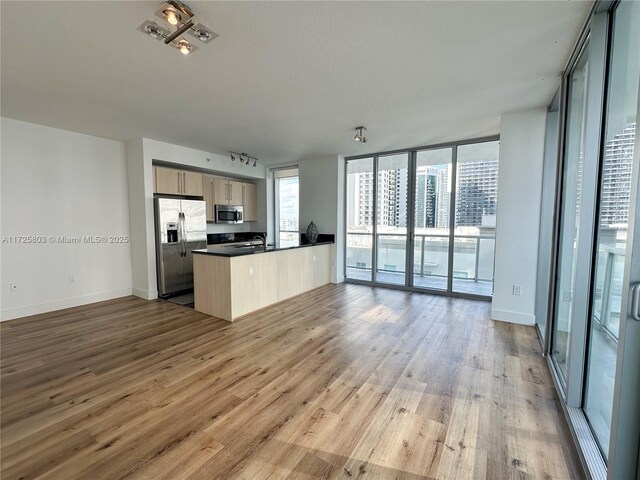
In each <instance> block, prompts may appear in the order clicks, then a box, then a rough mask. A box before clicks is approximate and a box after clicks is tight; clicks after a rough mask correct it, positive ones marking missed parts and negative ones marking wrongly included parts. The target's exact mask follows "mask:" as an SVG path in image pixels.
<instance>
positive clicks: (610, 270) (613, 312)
mask: <svg viewBox="0 0 640 480" xmlns="http://www.w3.org/2000/svg"><path fill="white" fill-rule="evenodd" d="M624 262H625V250H624V248H620V247H616V246H612V245H600V247H599V248H598V263H597V265H598V266H597V270H596V284H595V295H594V304H593V319H594V321H595V322H596V323H597V324H598V325H599V326H600V327H601V328H602V329H603V330H604V331H605V333H606V334H607V335H608V336H609V338H610V339H611V340H612V341H613V342H615V343H618V333H619V329H620V310H621V308H622V286H623V281H624Z"/></svg>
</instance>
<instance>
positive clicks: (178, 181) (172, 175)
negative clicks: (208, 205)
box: [153, 167, 203, 197]
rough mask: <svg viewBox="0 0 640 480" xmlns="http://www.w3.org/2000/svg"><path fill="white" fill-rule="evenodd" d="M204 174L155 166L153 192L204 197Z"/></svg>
mask: <svg viewBox="0 0 640 480" xmlns="http://www.w3.org/2000/svg"><path fill="white" fill-rule="evenodd" d="M202 187H203V184H202V174H201V173H197V172H189V171H186V170H176V169H174V168H166V167H153V192H154V193H163V194H167V195H188V196H191V197H202V193H203V188H202Z"/></svg>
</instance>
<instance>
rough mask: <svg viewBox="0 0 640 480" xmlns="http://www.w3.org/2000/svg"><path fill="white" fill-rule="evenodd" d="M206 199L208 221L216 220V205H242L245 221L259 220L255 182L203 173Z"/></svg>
mask: <svg viewBox="0 0 640 480" xmlns="http://www.w3.org/2000/svg"><path fill="white" fill-rule="evenodd" d="M202 184H203V190H204V200H205V202H207V221H208V222H215V221H216V218H215V206H216V205H242V206H243V207H244V221H245V222H255V221H257V220H258V195H257V192H256V186H255V185H254V184H253V183H242V182H236V181H233V180H227V179H226V178H217V177H212V176H211V175H203V182H202Z"/></svg>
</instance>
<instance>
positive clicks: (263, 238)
mask: <svg viewBox="0 0 640 480" xmlns="http://www.w3.org/2000/svg"><path fill="white" fill-rule="evenodd" d="M253 239H254V240H256V239H257V240H260V241H261V242H262V246H263V247H264V248H267V234H266V233H264V234H262V235H256V236H255V237H253Z"/></svg>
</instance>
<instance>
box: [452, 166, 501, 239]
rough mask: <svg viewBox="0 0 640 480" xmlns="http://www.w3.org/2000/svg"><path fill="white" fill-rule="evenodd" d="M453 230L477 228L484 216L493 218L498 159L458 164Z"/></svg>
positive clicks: (496, 196) (496, 190)
mask: <svg viewBox="0 0 640 480" xmlns="http://www.w3.org/2000/svg"><path fill="white" fill-rule="evenodd" d="M457 184H458V188H457V191H456V226H468V227H480V226H482V218H483V216H488V215H491V216H494V215H495V214H496V203H497V198H498V159H497V158H495V159H486V160H476V161H472V162H460V163H458V170H457Z"/></svg>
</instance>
